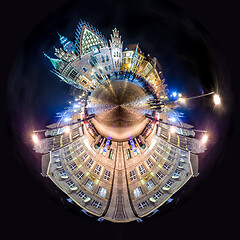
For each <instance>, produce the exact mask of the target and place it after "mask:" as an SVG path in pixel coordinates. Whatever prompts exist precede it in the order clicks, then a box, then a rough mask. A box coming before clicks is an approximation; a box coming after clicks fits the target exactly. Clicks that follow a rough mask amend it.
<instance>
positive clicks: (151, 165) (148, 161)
mask: <svg viewBox="0 0 240 240" xmlns="http://www.w3.org/2000/svg"><path fill="white" fill-rule="evenodd" d="M146 162H147V164H148V166H149V167H150V168H151V167H153V164H152V162H151V161H150V159H148V160H147V161H146Z"/></svg>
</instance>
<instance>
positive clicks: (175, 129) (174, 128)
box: [169, 126, 177, 133]
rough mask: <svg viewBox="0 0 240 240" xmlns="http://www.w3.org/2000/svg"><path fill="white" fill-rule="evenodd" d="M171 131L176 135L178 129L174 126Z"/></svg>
mask: <svg viewBox="0 0 240 240" xmlns="http://www.w3.org/2000/svg"><path fill="white" fill-rule="evenodd" d="M169 130H170V133H175V132H176V131H177V128H176V127H174V126H171V127H170V129H169Z"/></svg>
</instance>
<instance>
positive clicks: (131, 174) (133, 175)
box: [129, 169, 137, 181]
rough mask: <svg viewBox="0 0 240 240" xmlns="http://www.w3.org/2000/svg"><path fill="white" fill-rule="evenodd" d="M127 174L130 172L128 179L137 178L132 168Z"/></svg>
mask: <svg viewBox="0 0 240 240" xmlns="http://www.w3.org/2000/svg"><path fill="white" fill-rule="evenodd" d="M129 174H130V180H131V181H134V180H135V179H137V176H136V172H135V170H134V169H133V170H131V171H130V172H129Z"/></svg>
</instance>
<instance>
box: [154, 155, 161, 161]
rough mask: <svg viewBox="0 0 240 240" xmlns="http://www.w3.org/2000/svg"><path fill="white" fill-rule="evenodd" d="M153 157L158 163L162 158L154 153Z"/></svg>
mask: <svg viewBox="0 0 240 240" xmlns="http://www.w3.org/2000/svg"><path fill="white" fill-rule="evenodd" d="M152 157H153V158H154V159H155V160H156V161H159V160H160V157H159V156H157V154H156V153H153V154H152Z"/></svg>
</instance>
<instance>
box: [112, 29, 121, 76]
mask: <svg viewBox="0 0 240 240" xmlns="http://www.w3.org/2000/svg"><path fill="white" fill-rule="evenodd" d="M112 32H113V33H112V34H111V40H109V44H110V49H111V55H112V60H113V66H114V70H115V71H120V70H121V65H122V48H123V42H122V41H121V36H119V30H117V29H116V28H114V29H113V30H112Z"/></svg>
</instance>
